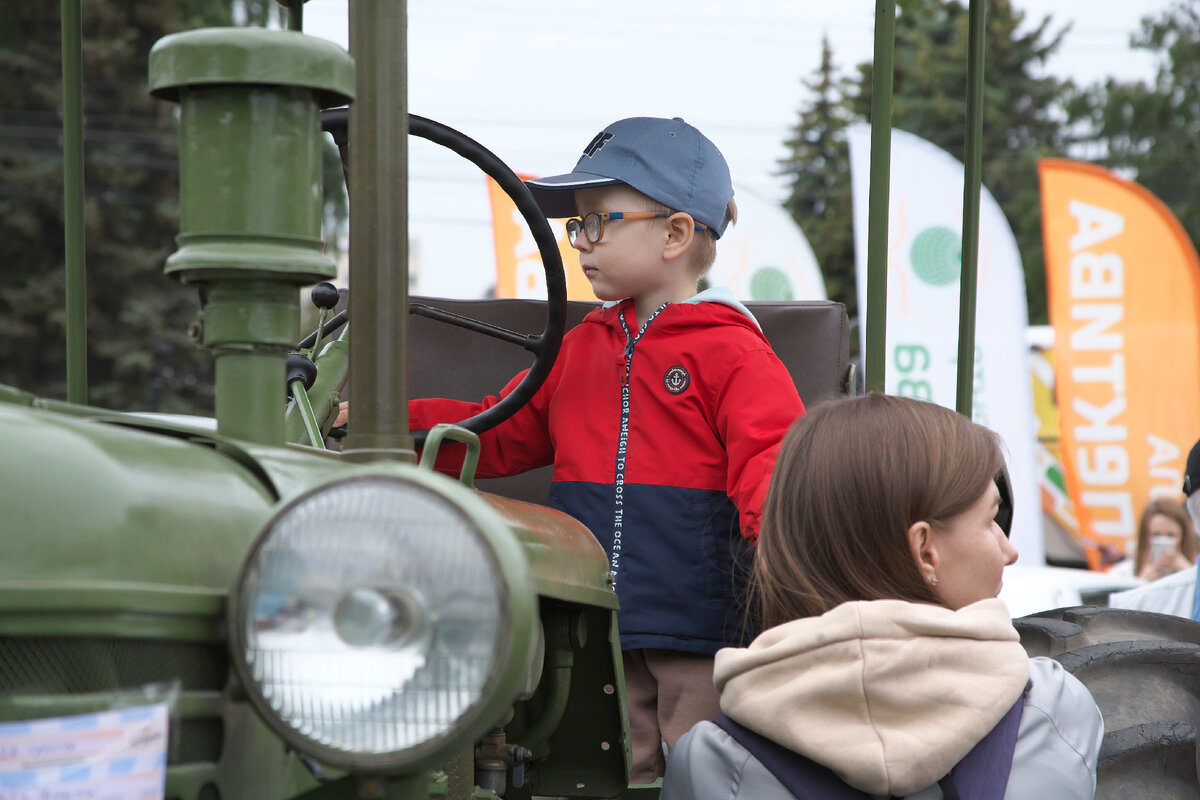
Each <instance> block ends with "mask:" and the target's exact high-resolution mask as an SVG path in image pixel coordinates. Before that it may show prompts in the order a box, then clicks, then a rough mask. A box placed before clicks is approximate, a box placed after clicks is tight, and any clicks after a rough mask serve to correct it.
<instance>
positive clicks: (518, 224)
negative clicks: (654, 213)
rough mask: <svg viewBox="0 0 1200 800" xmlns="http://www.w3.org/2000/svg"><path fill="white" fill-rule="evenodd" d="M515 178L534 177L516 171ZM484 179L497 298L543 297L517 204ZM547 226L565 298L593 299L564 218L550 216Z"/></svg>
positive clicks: (536, 259) (537, 263)
mask: <svg viewBox="0 0 1200 800" xmlns="http://www.w3.org/2000/svg"><path fill="white" fill-rule="evenodd" d="M518 177H519V178H520V179H521V180H523V181H527V180H529V179H530V178H532V177H534V176H533V175H520V174H518ZM485 180H486V181H487V184H488V197H489V198H490V199H491V206H492V237H493V240H494V241H495V243H496V297H528V298H536V299H542V298H544V297H545V296H546V272H545V270H544V268H543V267H542V258H541V256H539V255H538V249H537V244H536V243H535V242H534V241H533V234H531V233H530V232H529V226H528V225H526V224H525V218H524V217H522V216H521V212H519V211H517V206H516V204H515V203H513V201H512V199H511V198H510V197H509V196H508V195H507V194H505V193H504V190H503V189H501V188H500V185H499V184H497V183H496V182H495V181H494V180H492V179H491V178H485ZM550 226H551V229H552V230H553V231H554V234H555V236H557V237H558V250H559V252H560V253H561V254H562V260H563V269H564V270H565V271H566V274H567V299H568V300H591V301H593V302H594V301H595V300H596V295H594V294H592V285H591V284H590V283H588V280H587V278H585V277H584V276H583V270H581V269H580V268H579V253H578V252H576V250H575V248H573V247H571V245H570V244H568V242H567V231H566V229H565V228H564V227H563V221H562V220H558V219H552V220H550Z"/></svg>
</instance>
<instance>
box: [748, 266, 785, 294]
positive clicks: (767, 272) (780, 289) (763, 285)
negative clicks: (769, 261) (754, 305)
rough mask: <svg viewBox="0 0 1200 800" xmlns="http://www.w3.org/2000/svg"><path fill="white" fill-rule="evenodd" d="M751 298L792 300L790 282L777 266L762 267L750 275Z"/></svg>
mask: <svg viewBox="0 0 1200 800" xmlns="http://www.w3.org/2000/svg"><path fill="white" fill-rule="evenodd" d="M750 299H751V300H792V299H794V298H793V297H792V284H791V283H790V282H789V281H788V279H787V275H784V274H783V270H781V269H778V268H777V267H763V268H762V269H760V270H758V271H756V272H755V273H754V274H753V275H752V276H750Z"/></svg>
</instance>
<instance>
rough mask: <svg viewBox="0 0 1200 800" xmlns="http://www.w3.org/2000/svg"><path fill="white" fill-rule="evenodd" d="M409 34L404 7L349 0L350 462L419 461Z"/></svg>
mask: <svg viewBox="0 0 1200 800" xmlns="http://www.w3.org/2000/svg"><path fill="white" fill-rule="evenodd" d="M407 38H408V27H407V17H406V14H405V3H404V2H403V0H351V2H350V54H351V55H352V56H353V57H354V60H355V64H356V70H357V71H356V75H357V89H356V92H355V94H356V98H357V99H356V100H355V102H354V103H353V104H352V105H351V106H350V299H349V303H348V306H349V308H348V310H349V312H350V324H351V326H352V327H353V335H352V336H351V337H350V379H349V383H350V402H351V405H352V412H351V417H350V428H349V435H347V436H346V438H345V439H343V440H342V448H343V454H344V455H345V457H346V458H350V459H361V460H372V459H377V458H386V459H402V460H410V461H412V460H415V458H416V456H415V453H414V451H413V442H412V437H411V436H410V435H409V433H408V94H407V84H406V80H407V73H406V70H405V65H406V59H407V45H406V42H407Z"/></svg>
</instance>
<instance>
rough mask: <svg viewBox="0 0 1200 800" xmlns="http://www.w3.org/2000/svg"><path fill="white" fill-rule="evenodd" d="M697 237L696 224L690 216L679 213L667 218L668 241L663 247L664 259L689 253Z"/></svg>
mask: <svg viewBox="0 0 1200 800" xmlns="http://www.w3.org/2000/svg"><path fill="white" fill-rule="evenodd" d="M695 235H696V223H695V221H694V220H693V219H692V218H691V216H690V215H688V214H685V213H683V212H682V211H677V212H675V213H674V214H672V215H671V216H669V217H667V240H666V243H665V244H664V246H663V258H665V259H673V258H678V257H679V256H681V255H683V254H684V253H686V252H687V251H688V248H689V247H691V245H692V239H693V238H694V237H695Z"/></svg>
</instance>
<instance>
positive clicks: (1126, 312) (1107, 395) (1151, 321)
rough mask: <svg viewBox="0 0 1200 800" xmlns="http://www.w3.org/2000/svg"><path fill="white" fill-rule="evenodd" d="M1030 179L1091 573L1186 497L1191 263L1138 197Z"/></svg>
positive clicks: (1172, 227) (1073, 485)
mask: <svg viewBox="0 0 1200 800" xmlns="http://www.w3.org/2000/svg"><path fill="white" fill-rule="evenodd" d="M1038 175H1039V179H1040V183H1041V194H1042V232H1043V237H1044V240H1045V251H1046V282H1047V290H1048V294H1049V305H1050V322H1051V324H1052V325H1053V326H1054V360H1055V373H1056V375H1055V380H1056V385H1057V394H1058V408H1059V413H1060V424H1061V429H1062V440H1061V446H1062V451H1061V452H1062V460H1063V465H1064V467H1065V469H1066V479H1067V486H1068V488H1069V490H1070V495H1071V499H1072V501H1073V502H1074V505H1075V510H1076V514H1077V516H1078V521H1079V530H1080V534H1081V536H1083V537H1085V538H1086V539H1089V540H1091V544H1092V545H1093V546H1092V547H1089V548H1087V549H1088V551H1089V561H1090V563H1091V565H1092V566H1093V567H1098V566H1099V563H1100V562H1099V558H1100V556H1099V552H1098V546H1100V545H1111V546H1114V547H1115V548H1117V549H1118V550H1120V551H1122V552H1124V553H1126V554H1129V555H1132V554H1133V550H1134V547H1135V544H1136V538H1137V525H1138V518H1139V516H1140V514H1141V511H1142V508H1143V507H1144V506H1145V504H1146V503H1147V502H1148V501H1149V500H1150V499H1151V498H1152V497H1158V496H1166V497H1173V498H1180V497H1181V490H1180V486H1181V484H1182V483H1183V469H1184V462H1185V460H1186V459H1187V453H1188V450H1189V449H1190V448H1191V446H1192V444H1193V443H1194V442H1195V441H1196V438H1197V436H1198V435H1200V324H1198V318H1200V261H1198V260H1197V256H1196V250H1195V248H1194V247H1193V246H1192V243H1191V240H1190V239H1189V238H1188V236H1187V234H1186V233H1185V232H1184V230H1183V227H1182V226H1181V225H1180V224H1179V221H1178V220H1177V219H1176V218H1175V216H1174V215H1173V214H1172V213H1171V212H1170V210H1169V209H1168V208H1167V207H1166V206H1165V205H1163V203H1162V202H1161V201H1160V200H1158V198H1156V197H1154V195H1152V194H1150V192H1148V191H1147V190H1146V189H1145V188H1144V187H1142V186H1139V185H1138V184H1136V183H1133V182H1131V181H1127V180H1124V179H1122V178H1119V177H1117V176H1115V175H1113V174H1112V173H1111V172H1109V171H1107V170H1105V169H1102V168H1100V167H1097V166H1094V165H1092V164H1087V163H1083V162H1078V161H1068V160H1061V159H1043V160H1042V161H1040V162H1039V163H1038ZM1081 543H1082V544H1086V542H1081Z"/></svg>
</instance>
